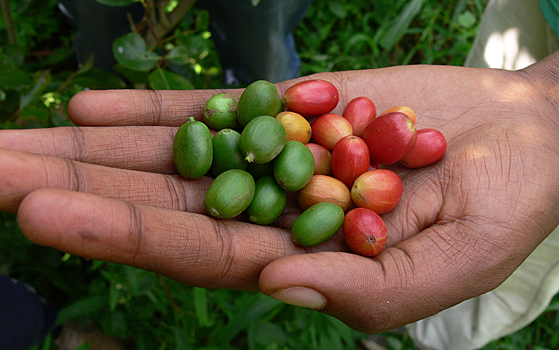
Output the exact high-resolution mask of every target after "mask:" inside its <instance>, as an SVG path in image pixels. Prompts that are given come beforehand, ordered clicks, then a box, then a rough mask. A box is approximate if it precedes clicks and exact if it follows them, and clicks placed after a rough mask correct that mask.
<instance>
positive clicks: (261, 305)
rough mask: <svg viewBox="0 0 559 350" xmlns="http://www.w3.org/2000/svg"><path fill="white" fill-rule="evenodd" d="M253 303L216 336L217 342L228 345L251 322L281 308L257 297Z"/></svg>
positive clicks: (259, 296)
mask: <svg viewBox="0 0 559 350" xmlns="http://www.w3.org/2000/svg"><path fill="white" fill-rule="evenodd" d="M255 299H256V300H254V302H252V303H251V304H250V306H247V307H246V308H242V309H241V310H239V311H238V313H237V314H236V315H235V316H234V317H233V318H232V319H231V320H229V322H228V323H227V325H225V326H224V327H222V328H221V329H220V330H219V331H218V332H217V334H216V338H217V340H218V342H219V343H220V344H222V345H226V344H228V343H229V342H230V341H231V339H233V338H235V336H236V335H237V334H239V332H240V331H242V330H243V329H246V328H247V327H248V326H249V325H250V324H251V323H252V322H256V321H258V320H260V319H261V318H262V317H264V316H265V315H266V314H268V313H269V312H270V311H272V310H273V309H274V308H276V307H278V306H283V304H281V303H280V302H279V301H276V300H275V299H272V298H270V297H266V296H264V295H258V297H256V298H255Z"/></svg>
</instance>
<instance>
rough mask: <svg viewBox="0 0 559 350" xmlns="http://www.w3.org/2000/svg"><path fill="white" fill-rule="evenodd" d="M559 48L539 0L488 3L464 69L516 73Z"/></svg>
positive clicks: (492, 1) (494, 1) (495, 0)
mask: <svg viewBox="0 0 559 350" xmlns="http://www.w3.org/2000/svg"><path fill="white" fill-rule="evenodd" d="M558 49H559V41H558V39H557V36H556V35H555V33H553V31H552V30H551V28H550V27H549V25H548V24H547V22H546V20H545V18H544V16H543V14H542V12H541V10H540V7H539V2H538V0H491V1H490V2H489V3H488V4H487V7H486V9H485V12H484V13H483V17H482V21H481V23H480V28H479V32H478V34H477V36H476V39H475V41H474V44H473V46H472V49H471V51H470V52H469V54H468V57H467V59H466V62H465V64H464V66H466V67H475V68H503V69H511V70H516V69H521V68H524V67H526V66H528V65H530V64H532V63H534V62H537V61H539V60H541V59H542V58H544V57H545V56H548V55H550V54H552V53H553V52H555V51H557V50H558Z"/></svg>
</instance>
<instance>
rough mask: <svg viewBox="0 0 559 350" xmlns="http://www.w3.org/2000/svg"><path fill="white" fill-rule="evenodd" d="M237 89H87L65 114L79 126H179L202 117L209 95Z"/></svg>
mask: <svg viewBox="0 0 559 350" xmlns="http://www.w3.org/2000/svg"><path fill="white" fill-rule="evenodd" d="M221 92H231V93H236V94H238V95H239V96H240V93H241V92H239V90H184V91H176V90H165V91H158V90H155V91H154V90H89V91H83V92H80V93H78V94H76V95H75V96H74V97H73V98H72V99H71V100H70V103H69V104H68V115H69V116H70V118H71V119H72V120H73V121H74V122H75V123H76V124H79V125H97V126H99V125H113V126H117V125H154V126H158V125H159V126H180V125H182V124H184V123H186V121H187V120H188V118H189V117H195V118H196V119H201V118H202V109H203V107H204V105H205V103H206V100H207V99H209V98H210V97H211V96H213V95H215V94H218V93H221Z"/></svg>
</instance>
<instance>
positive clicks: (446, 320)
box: [407, 0, 559, 350]
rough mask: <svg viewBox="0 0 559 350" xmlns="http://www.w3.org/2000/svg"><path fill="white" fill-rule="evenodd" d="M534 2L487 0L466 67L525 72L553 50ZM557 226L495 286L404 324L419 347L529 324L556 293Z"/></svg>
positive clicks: (474, 339) (557, 43)
mask: <svg viewBox="0 0 559 350" xmlns="http://www.w3.org/2000/svg"><path fill="white" fill-rule="evenodd" d="M558 48H559V40H558V39H557V36H556V35H555V34H554V33H553V31H552V30H551V28H549V26H548V25H547V23H546V21H545V19H544V17H543V15H542V13H541V11H540V8H539V4H538V0H492V1H490V2H489V4H488V5H487V9H486V11H485V13H484V15H483V19H482V23H481V24H480V31H479V34H478V36H477V37H476V40H475V42H474V45H473V48H472V50H471V52H470V53H469V56H468V59H467V61H466V63H465V65H466V66H469V67H476V68H501V69H510V70H516V69H521V68H524V67H526V66H528V65H530V64H532V63H534V62H536V61H538V60H540V59H542V58H544V57H545V56H547V55H549V54H551V53H553V52H555V51H557V49H558ZM558 251H559V228H557V229H555V230H554V231H553V232H552V233H551V234H550V235H549V237H548V238H547V239H546V240H544V241H543V242H542V243H541V244H540V245H539V246H538V248H537V249H536V250H534V252H532V254H531V255H530V256H529V257H528V258H527V259H526V261H524V263H523V264H522V265H521V266H520V267H519V268H518V269H517V270H516V271H515V272H514V273H513V274H512V275H511V276H510V277H509V278H508V279H507V280H506V281H505V282H504V283H503V284H501V285H500V286H499V287H497V288H496V289H494V290H492V291H490V292H488V293H485V294H483V295H481V296H479V297H476V298H473V299H470V300H466V301H464V302H462V303H460V304H458V305H456V306H454V307H452V308H450V309H447V310H444V311H442V312H440V313H438V314H437V315H434V316H432V317H429V318H426V319H424V320H421V321H419V322H416V323H414V324H411V325H409V326H408V327H407V328H408V331H409V333H410V336H411V337H412V339H413V340H414V342H415V344H416V345H417V346H418V347H420V348H421V349H434V350H445V349H453V350H471V349H478V348H480V347H482V346H484V345H486V344H487V343H489V342H491V341H493V340H495V339H498V338H501V337H503V336H505V335H508V334H511V333H513V332H515V331H517V330H519V329H521V328H523V327H525V326H527V325H528V324H529V323H530V322H532V321H533V320H534V319H535V318H537V317H538V316H539V315H540V314H541V313H542V312H543V311H544V310H545V308H546V307H547V306H548V305H549V303H550V301H551V299H552V298H553V296H554V295H555V294H557V293H558V292H559V255H557V252H558Z"/></svg>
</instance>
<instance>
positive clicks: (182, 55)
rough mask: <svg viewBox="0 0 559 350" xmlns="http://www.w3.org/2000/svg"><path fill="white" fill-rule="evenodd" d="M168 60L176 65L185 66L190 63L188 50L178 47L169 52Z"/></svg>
mask: <svg viewBox="0 0 559 350" xmlns="http://www.w3.org/2000/svg"><path fill="white" fill-rule="evenodd" d="M167 59H168V60H169V61H171V62H173V63H174V64H178V65H179V66H183V65H185V64H187V63H188V62H189V60H188V50H187V48H186V47H184V46H182V45H179V46H176V47H175V48H174V49H172V50H171V51H169V54H168V55H167Z"/></svg>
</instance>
